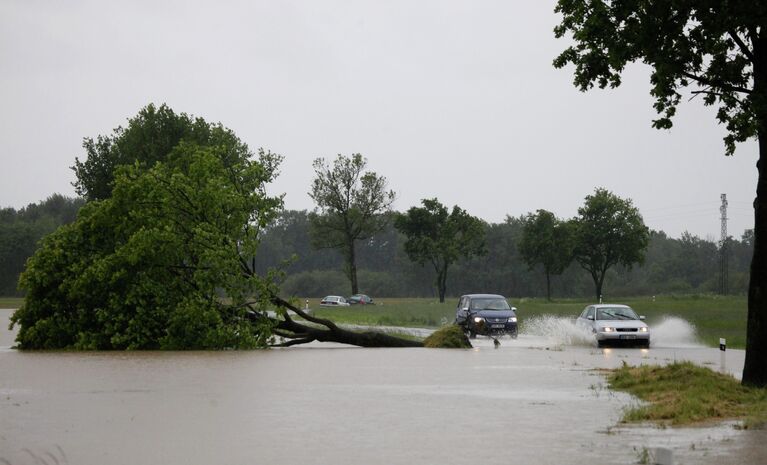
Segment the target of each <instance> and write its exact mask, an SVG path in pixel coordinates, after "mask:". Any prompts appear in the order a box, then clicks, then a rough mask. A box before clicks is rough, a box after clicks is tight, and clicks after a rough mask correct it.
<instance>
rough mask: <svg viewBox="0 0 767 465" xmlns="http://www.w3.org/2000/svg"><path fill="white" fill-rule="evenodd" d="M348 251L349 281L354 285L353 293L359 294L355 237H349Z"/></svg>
mask: <svg viewBox="0 0 767 465" xmlns="http://www.w3.org/2000/svg"><path fill="white" fill-rule="evenodd" d="M348 241H349V243H348V252H347V256H346V260H347V263H346V266H347V267H348V269H349V281H350V282H351V285H352V295H354V294H359V286H358V285H357V251H356V250H355V247H354V239H352V238H349V239H348Z"/></svg>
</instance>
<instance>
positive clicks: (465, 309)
mask: <svg viewBox="0 0 767 465" xmlns="http://www.w3.org/2000/svg"><path fill="white" fill-rule="evenodd" d="M461 310H463V311H464V312H468V311H469V307H463V308H462V309H461Z"/></svg>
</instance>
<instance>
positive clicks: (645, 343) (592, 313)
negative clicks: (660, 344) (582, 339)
mask: <svg viewBox="0 0 767 465" xmlns="http://www.w3.org/2000/svg"><path fill="white" fill-rule="evenodd" d="M642 320H644V316H638V315H637V314H636V312H634V310H633V309H632V308H631V307H629V306H628V305H619V304H595V305H589V306H588V307H586V308H584V309H583V312H582V313H581V315H580V316H579V317H578V319H577V320H576V323H577V324H578V325H579V326H582V327H585V328H588V329H590V330H591V331H592V332H593V333H594V336H595V337H596V340H597V345H598V346H599V347H603V346H605V345H607V344H610V343H614V344H626V345H629V344H630V345H639V346H642V347H649V346H650V328H649V327H648V326H647V324H646V323H645V322H644V321H642Z"/></svg>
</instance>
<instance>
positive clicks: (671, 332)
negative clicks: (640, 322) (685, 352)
mask: <svg viewBox="0 0 767 465" xmlns="http://www.w3.org/2000/svg"><path fill="white" fill-rule="evenodd" d="M650 331H651V333H650V337H651V342H650V345H651V346H652V347H669V348H687V347H702V344H700V342H698V338H697V336H696V334H695V326H693V325H692V324H691V323H690V322H689V321H687V320H683V319H682V318H679V317H675V316H670V317H666V318H664V319H663V320H662V321H661V322H660V323H657V324H654V325H652V326H650Z"/></svg>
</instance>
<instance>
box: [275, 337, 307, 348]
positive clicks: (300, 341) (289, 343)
mask: <svg viewBox="0 0 767 465" xmlns="http://www.w3.org/2000/svg"><path fill="white" fill-rule="evenodd" d="M316 340H317V339H315V338H313V337H311V336H309V337H305V338H302V339H291V340H290V341H285V342H283V343H281V344H272V345H271V346H270V347H290V346H297V345H299V344H308V343H310V342H313V341H316Z"/></svg>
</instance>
